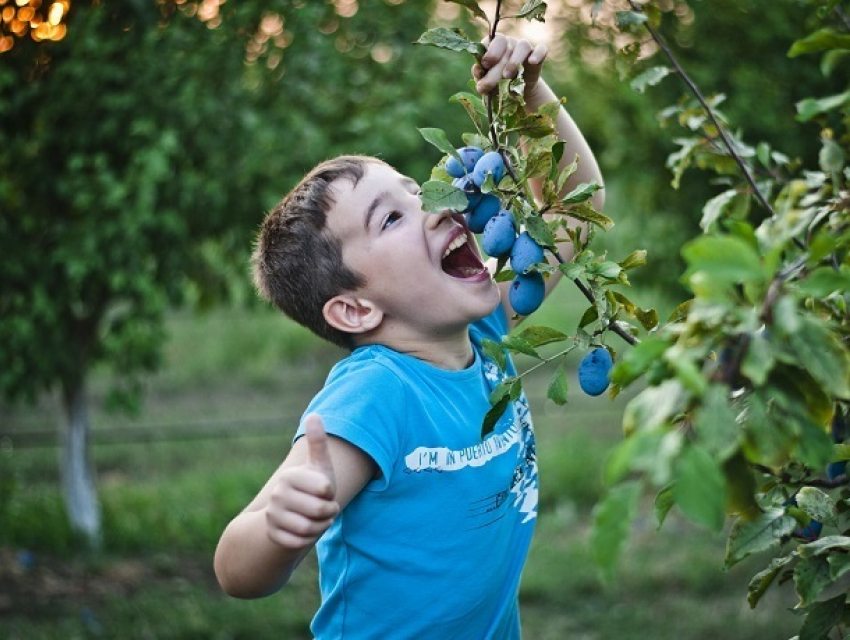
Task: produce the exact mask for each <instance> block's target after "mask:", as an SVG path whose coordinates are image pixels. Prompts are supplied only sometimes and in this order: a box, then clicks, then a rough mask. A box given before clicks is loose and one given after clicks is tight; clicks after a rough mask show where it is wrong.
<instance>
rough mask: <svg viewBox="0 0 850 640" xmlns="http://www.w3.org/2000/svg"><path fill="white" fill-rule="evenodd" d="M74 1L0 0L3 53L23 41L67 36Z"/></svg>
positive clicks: (0, 33)
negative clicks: (69, 14)
mask: <svg viewBox="0 0 850 640" xmlns="http://www.w3.org/2000/svg"><path fill="white" fill-rule="evenodd" d="M70 10H71V0H47V1H42V0H0V53H5V52H7V51H10V50H11V49H12V48H13V47H14V46H15V42H16V41H17V40H19V39H21V38H32V39H33V40H35V41H36V42H42V41H45V40H48V41H59V40H61V39H62V38H64V37H65V34H66V32H67V28H66V26H65V21H66V19H67V17H68V12H69V11H70Z"/></svg>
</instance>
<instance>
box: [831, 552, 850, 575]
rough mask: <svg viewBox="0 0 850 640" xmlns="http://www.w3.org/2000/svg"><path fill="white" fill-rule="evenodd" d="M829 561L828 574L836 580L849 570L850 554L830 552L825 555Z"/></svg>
mask: <svg viewBox="0 0 850 640" xmlns="http://www.w3.org/2000/svg"><path fill="white" fill-rule="evenodd" d="M827 561H828V562H829V575H830V577H831V578H832V579H833V580H838V579H839V578H840V577H841V576H843V575H844V574H845V573H847V572H848V571H850V555H847V554H846V553H839V554H832V555H830V556H828V557H827Z"/></svg>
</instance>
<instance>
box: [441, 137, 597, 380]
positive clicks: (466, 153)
mask: <svg viewBox="0 0 850 640" xmlns="http://www.w3.org/2000/svg"><path fill="white" fill-rule="evenodd" d="M457 155H458V156H459V158H460V159H458V158H456V157H455V156H453V155H452V156H449V158H448V159H447V160H446V173H448V174H449V175H450V176H451V177H452V178H454V180H453V182H452V184H453V185H454V186H456V187H458V188H459V189H461V190H463V192H464V193H465V194H466V200H467V206H466V209H465V210H464V215H465V216H466V223H467V225H468V226H469V228H470V230H471V231H472V232H473V233H480V234H482V235H481V248H482V249H484V251H485V252H486V253H487V255H489V256H492V257H495V258H502V257H508V258H509V259H510V263H511V269H512V270H513V271H514V273H515V274H516V275H515V276H514V280H513V282H512V283H511V288H510V292H509V299H510V303H511V306H512V307H513V309H514V311H516V312H517V313H519V314H520V315H528V314H529V313H532V312H533V311H535V310H537V308H538V307H539V306H540V304H541V303H542V302H543V298H544V297H545V293H546V284H545V281H544V280H543V276H542V275H541V274H540V273H539V272H537V271H529V268H530V267H531V266H532V265H534V264H536V263H538V262H542V261H543V247H541V246H540V245H539V244H537V242H535V240H534V238H532V237H531V236H530V235H529V234H528V232H527V231H522V232H519V233H518V232H517V228H516V223H515V222H514V216H513V214H512V213H511V212H510V211H508V210H507V209H503V208H502V202H501V200H500V199H499V198H498V196H496V195H495V194H493V193H483V192H482V191H481V187H482V185H483V184H484V183H485V182H486V180H487V176H492V179H493V184H495V185H498V184H499V182H501V180H502V178H504V177H505V162H504V159H503V158H502V155H501V154H500V153H499V152H498V151H488V152H486V153H485V152H484V150H483V149H481V148H479V147H474V146H469V147H462V148H460V149H457ZM612 365H613V360H612V359H611V353H610V352H609V351H608V349H605V348H604V347H599V348H597V349H594V350H593V351H590V352H589V353H588V354H587V355H586V356H585V357H584V358H583V359H582V361H581V363H580V364H579V368H578V381H579V386H581V389H582V391H584V392H585V393H586V394H588V395H591V396H598V395H600V394H602V393H603V392H604V391H605V390H606V389H607V388H608V384H609V381H610V372H611V367H612Z"/></svg>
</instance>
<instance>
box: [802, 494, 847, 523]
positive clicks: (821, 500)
mask: <svg viewBox="0 0 850 640" xmlns="http://www.w3.org/2000/svg"><path fill="white" fill-rule="evenodd" d="M795 498H796V500H797V506H798V507H800V508H801V509H802V510H803V511H805V512H806V513H807V514H808V515H809V517H811V518H812V519H813V520H817V521H818V522H823V523H824V524H829V525H832V526H836V527H837V526H838V512H837V511H836V510H835V503H834V502H833V501H832V498H830V497H829V496H828V495H827V494H826V493H824V492H823V491H821V490H820V489H817V488H816V487H803V488H802V489H800V490H799V491H798V492H797V495H796V496H795Z"/></svg>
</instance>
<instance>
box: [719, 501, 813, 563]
mask: <svg viewBox="0 0 850 640" xmlns="http://www.w3.org/2000/svg"><path fill="white" fill-rule="evenodd" d="M796 528H797V521H796V520H795V519H794V518H792V517H791V516H789V515H788V514H786V513H785V509H782V508H773V509H767V510H765V511H764V512H763V513H760V514H759V515H758V516H756V517H755V518H751V519H744V518H738V519H737V520H736V521H735V523H734V524H733V525H732V530H731V531H730V532H729V538H728V539H727V540H726V557H725V558H724V561H723V565H724V567H725V568H726V569H728V568H730V567H732V566H733V565H735V564H737V563H738V562H740V561H741V560H743V559H744V558H746V557H747V556H749V555H751V554H753V553H761V552H762V551H767V550H769V549H772V548H774V547H777V546H779V544H780V543H781V542H782V539H783V538H785V537H787V536H790V535H791V533H792V532H793V531H794V529H796Z"/></svg>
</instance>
